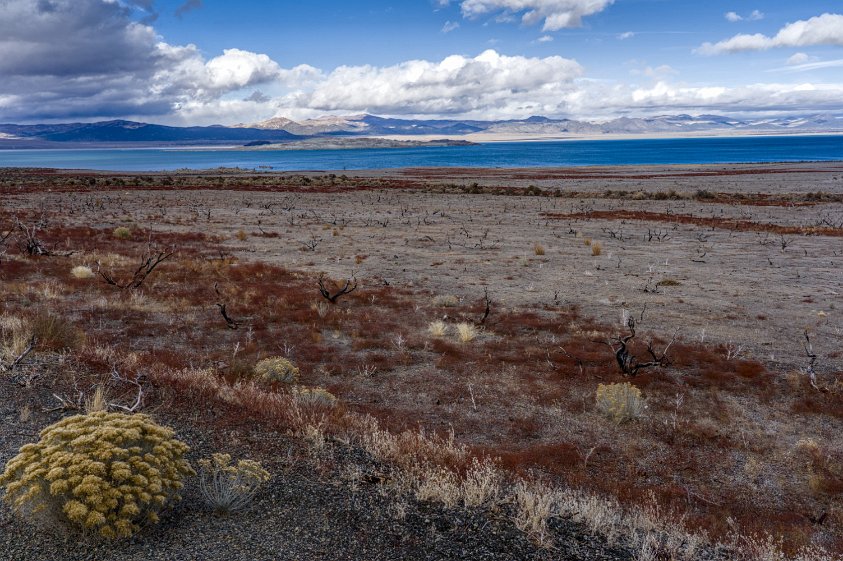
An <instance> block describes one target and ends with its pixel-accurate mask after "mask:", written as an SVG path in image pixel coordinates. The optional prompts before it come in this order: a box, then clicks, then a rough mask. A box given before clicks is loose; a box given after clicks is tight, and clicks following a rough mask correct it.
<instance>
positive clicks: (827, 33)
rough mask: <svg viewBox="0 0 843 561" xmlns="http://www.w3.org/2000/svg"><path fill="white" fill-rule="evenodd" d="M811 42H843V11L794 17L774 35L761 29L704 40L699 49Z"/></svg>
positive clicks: (763, 47) (747, 48)
mask: <svg viewBox="0 0 843 561" xmlns="http://www.w3.org/2000/svg"><path fill="white" fill-rule="evenodd" d="M812 45H838V46H843V15H840V14H822V15H820V16H816V17H812V18H810V19H807V20H799V21H795V22H793V23H789V24H787V25H785V26H784V27H782V28H781V29H780V30H779V32H778V33H776V35H774V36H773V37H769V36H767V35H764V34H761V33H755V34H753V35H749V34H740V35H735V36H734V37H732V38H730V39H726V40H725V41H720V42H718V43H703V44H702V46H700V47H699V48H698V49H697V51H696V52H698V53H700V54H706V55H716V54H722V53H734V52H739V51H762V50H767V49H772V48H775V47H807V46H812Z"/></svg>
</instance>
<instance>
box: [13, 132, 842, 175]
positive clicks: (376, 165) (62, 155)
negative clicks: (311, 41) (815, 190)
mask: <svg viewBox="0 0 843 561" xmlns="http://www.w3.org/2000/svg"><path fill="white" fill-rule="evenodd" d="M831 160H843V135H841V136H754V137H722V138H679V139H675V138H674V139H633V140H573V141H553V142H496V143H487V144H480V145H477V146H447V147H430V148H396V149H355V150H292V151H284V150H277V151H276V150H271V151H270V150H267V151H264V150H260V151H244V150H220V149H176V150H174V149H91V150H87V149H86V150H52V149H51V150H0V167H43V168H62V169H94V170H108V171H165V170H176V169H182V168H189V169H210V168H216V167H240V168H246V169H262V170H279V171H291V170H346V169H347V170H355V169H382V168H403V167H439V166H444V167H490V168H494V167H543V166H591V165H635V164H640V165H643V164H718V163H751V162H796V161H831Z"/></svg>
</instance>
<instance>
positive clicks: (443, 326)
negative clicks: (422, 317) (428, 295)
mask: <svg viewBox="0 0 843 561" xmlns="http://www.w3.org/2000/svg"><path fill="white" fill-rule="evenodd" d="M427 331H428V332H429V333H430V334H431V335H432V336H433V337H444V336H445V335H446V334H447V333H448V324H447V323H445V322H444V321H442V320H441V319H437V320H435V321H431V322H430V323H429V324H428V325H427Z"/></svg>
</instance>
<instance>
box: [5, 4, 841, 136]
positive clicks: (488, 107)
mask: <svg viewBox="0 0 843 561" xmlns="http://www.w3.org/2000/svg"><path fill="white" fill-rule="evenodd" d="M439 3H440V5H445V4H447V3H448V0H440V1H439ZM198 4H201V3H197V5H198ZM611 4H612V0H464V1H462V2H460V3H459V7H460V10H461V12H462V14H463V16H464V17H466V18H476V17H480V16H484V15H485V16H489V17H496V16H513V15H517V16H519V17H520V20H521V24H522V25H536V26H538V25H541V26H542V29H543V30H551V31H552V30H558V29H562V28H565V27H572V26H578V25H581V23H582V18H584V17H587V16H589V15H593V14H596V13H598V12H600V11H603V10H605V9H607V8H608V7H609V6H610V5H611ZM139 8H140V11H141V12H142V13H143V14H145V16H144V17H143V18H139V17H138V9H139ZM153 16H154V7H153V4H152V2H151V0H137V1H135V2H125V1H123V2H120V1H118V0H5V1H4V3H3V10H2V11H0V52H2V53H3V56H2V57H0V121H6V122H9V121H21V122H33V121H39V120H67V119H80V120H93V119H102V118H117V117H120V118H145V119H147V120H156V121H158V122H165V123H171V124H197V125H200V124H211V123H224V124H233V123H237V122H254V121H257V120H261V119H264V118H267V117H271V116H273V115H285V116H290V117H292V118H308V117H314V116H317V115H321V114H324V113H334V114H339V113H363V112H367V113H374V114H380V115H394V116H408V117H426V118H430V117H436V116H442V117H460V118H477V119H506V118H525V117H529V116H531V115H548V116H569V117H573V118H586V119H600V118H607V119H608V118H611V117H615V116H619V115H625V114H630V113H634V114H657V113H664V112H674V111H682V112H719V113H724V112H733V113H735V112H759V111H760V112H787V111H801V112H805V111H826V110H840V100H841V99H843V83H839V82H838V83H812V82H805V83H797V84H794V83H787V84H785V83H758V84H750V85H742V86H732V87H726V86H711V85H699V84H688V83H683V82H681V81H679V78H680V77H679V76H677V75H676V74H675V73H672V72H671V73H658V74H652V73H651V74H648V75H647V76H644V75H641V76H639V78H640V79H641V80H644V81H645V83H625V82H622V81H619V80H613V81H606V80H595V79H592V78H590V77H589V75H588V68H585V67H584V66H583V65H581V64H580V63H579V62H577V61H576V60H574V59H573V58H566V57H563V56H544V57H542V56H524V55H515V56H510V55H506V54H502V53H500V52H498V51H496V50H491V49H490V50H485V51H483V52H480V53H479V54H455V55H451V56H446V57H444V58H441V59H439V60H424V59H418V60H408V61H405V62H400V63H398V64H393V65H388V66H373V65H347V66H339V67H337V68H335V69H320V68H315V67H313V66H310V65H308V64H300V65H297V66H292V67H289V68H285V67H283V66H282V65H280V64H279V63H278V62H276V61H275V60H273V59H272V58H271V57H270V56H268V55H266V54H263V53H259V52H252V51H248V50H244V49H239V48H227V49H225V50H223V52H222V53H221V54H218V55H217V56H212V57H208V56H206V55H205V54H203V53H202V52H201V51H200V49H199V48H198V47H197V46H195V45H193V44H188V45H173V44H170V43H168V42H166V40H165V39H164V38H163V37H161V36H160V35H158V34H157V33H156V31H155V29H154V27H153V26H152V25H151V23H150V20H153V19H154V17H153ZM57 38H59V39H60V40H57ZM818 44H823V45H843V16H841V15H837V14H823V15H821V16H817V17H814V18H810V19H808V20H802V21H797V22H794V23H791V24H788V25H786V26H785V27H783V28H782V29H781V30H780V31H779V32H778V33H777V34H776V35H775V36H772V37H768V36H764V35H736V36H734V37H732V38H731V39H728V40H725V41H721V42H719V43H705V44H704V45H702V46H701V47H699V49H698V50H699V52H700V53H705V54H726V53H732V52H737V51H742V50H761V49H770V48H773V47H785V46H792V47H804V46H810V45H818ZM806 60H808V59H806Z"/></svg>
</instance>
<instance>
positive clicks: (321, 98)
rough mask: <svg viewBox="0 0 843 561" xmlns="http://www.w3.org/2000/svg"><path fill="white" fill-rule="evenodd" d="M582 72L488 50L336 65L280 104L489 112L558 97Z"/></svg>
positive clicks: (571, 64)
mask: <svg viewBox="0 0 843 561" xmlns="http://www.w3.org/2000/svg"><path fill="white" fill-rule="evenodd" d="M581 74H582V67H580V65H579V64H577V62H576V61H574V60H570V59H566V58H562V57H559V56H550V57H546V58H530V57H523V56H505V55H502V54H499V53H497V52H496V51H494V50H491V49H490V50H487V51H484V52H483V53H481V54H479V55H478V56H476V57H465V56H462V55H452V56H449V57H446V58H445V59H443V60H441V61H438V62H432V61H426V60H411V61H407V62H403V63H401V64H397V65H394V66H386V67H376V66H368V65H364V66H341V67H339V68H337V69H336V70H334V71H333V72H331V73H330V74H328V75H327V76H325V78H324V79H323V80H321V81H319V82H317V83H316V84H315V86H314V87H313V88H312V89H310V90H308V91H300V92H297V93H294V94H291V95H289V96H286V97H285V98H284V99H283V100H282V103H283V104H284V105H287V106H290V107H299V108H301V107H306V108H309V109H315V110H320V111H366V112H372V113H386V114H393V115H394V114H405V115H406V114H434V115H436V114H438V115H444V114H467V113H470V112H472V111H478V112H480V111H489V112H494V111H498V110H501V109H503V108H505V107H511V106H513V105H518V104H526V105H530V106H534V105H536V104H538V105H542V104H543V102H546V101H548V100H553V99H556V100H558V99H559V97H560V96H561V95H562V94H563V93H564V92H566V91H569V90H570V89H572V87H573V84H572V81H573V79H574V78H576V77H578V76H580V75H581Z"/></svg>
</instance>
